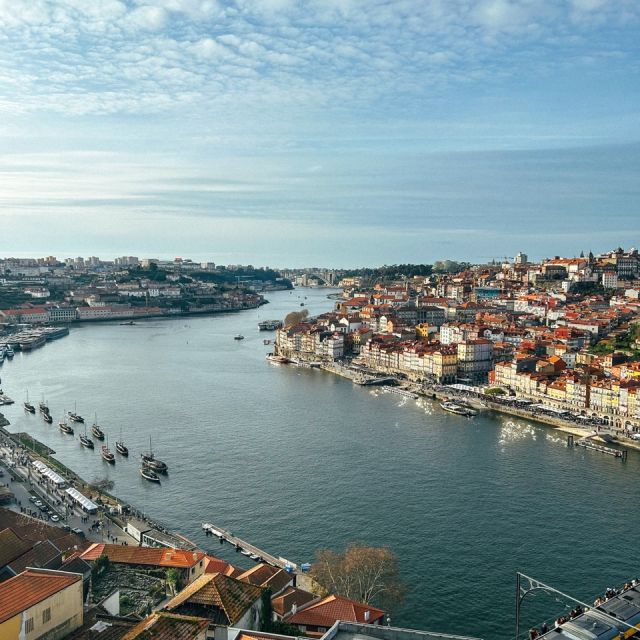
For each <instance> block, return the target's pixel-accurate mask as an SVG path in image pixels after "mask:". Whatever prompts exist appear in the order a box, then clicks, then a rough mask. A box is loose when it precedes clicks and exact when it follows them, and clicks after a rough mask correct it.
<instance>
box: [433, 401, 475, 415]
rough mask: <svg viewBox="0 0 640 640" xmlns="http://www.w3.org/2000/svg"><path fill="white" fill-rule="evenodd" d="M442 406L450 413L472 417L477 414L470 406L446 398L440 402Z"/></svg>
mask: <svg viewBox="0 0 640 640" xmlns="http://www.w3.org/2000/svg"><path fill="white" fill-rule="evenodd" d="M440 407H441V408H442V409H444V410H445V411H448V412H449V413H455V414H456V415H458V416H465V417H467V418H471V417H473V416H475V415H476V412H475V411H474V410H473V409H470V408H469V407H466V406H464V405H461V404H458V403H456V402H452V401H451V400H445V401H444V402H441V403H440Z"/></svg>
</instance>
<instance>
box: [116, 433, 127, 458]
mask: <svg viewBox="0 0 640 640" xmlns="http://www.w3.org/2000/svg"><path fill="white" fill-rule="evenodd" d="M116 451H117V452H118V453H119V454H120V455H121V456H128V455H129V449H128V448H127V447H125V445H124V441H123V440H122V429H120V440H116Z"/></svg>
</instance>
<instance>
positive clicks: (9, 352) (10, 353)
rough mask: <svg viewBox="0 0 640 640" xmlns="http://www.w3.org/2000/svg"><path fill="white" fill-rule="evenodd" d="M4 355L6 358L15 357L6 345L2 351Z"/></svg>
mask: <svg viewBox="0 0 640 640" xmlns="http://www.w3.org/2000/svg"><path fill="white" fill-rule="evenodd" d="M4 355H5V356H6V357H7V358H13V356H14V355H15V352H14V351H13V349H12V348H11V347H10V346H9V345H7V346H6V347H5V349H4Z"/></svg>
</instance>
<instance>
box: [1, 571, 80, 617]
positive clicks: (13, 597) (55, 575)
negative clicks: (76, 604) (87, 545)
mask: <svg viewBox="0 0 640 640" xmlns="http://www.w3.org/2000/svg"><path fill="white" fill-rule="evenodd" d="M80 580H82V576H80V575H77V574H75V573H64V572H63V571H51V570H49V569H27V570H26V571H23V572H22V573H21V574H20V575H18V576H14V577H13V578H9V580H6V581H5V582H3V583H0V623H2V622H5V620H9V619H10V618H13V617H14V616H15V615H17V614H19V613H21V612H22V611H25V610H26V609H28V608H29V607H32V606H33V605H34V604H38V602H42V601H43V600H46V599H47V598H48V597H50V596H52V595H53V594H54V593H58V591H62V590H63V589H66V588H67V587H70V586H71V585H72V584H74V583H75V582H78V581H80ZM80 597H81V598H82V595H81V596H80Z"/></svg>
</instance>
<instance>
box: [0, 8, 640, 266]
mask: <svg viewBox="0 0 640 640" xmlns="http://www.w3.org/2000/svg"><path fill="white" fill-rule="evenodd" d="M639 49H640V3H637V2H636V1H635V0H633V1H631V0H629V1H627V0H617V1H616V0H477V1H472V0H422V1H417V0H416V1H413V0H412V1H409V0H397V1H395V2H384V1H380V0H369V1H368V2H364V1H362V0H322V1H320V0H317V1H316V0H308V1H306V2H299V1H295V0H236V1H234V2H222V1H216V0H153V1H152V0H134V1H128V2H125V1H121V0H57V1H47V0H0V225H1V228H2V233H0V255H25V254H27V255H30V254H31V255H32V254H49V253H53V254H54V255H58V257H67V256H75V255H89V254H94V255H99V256H102V257H105V258H106V257H113V256H115V255H121V254H136V255H154V256H163V257H173V256H176V255H188V256H193V257H195V258H202V259H205V258H206V259H210V260H214V261H216V262H221V263H236V262H245V263H253V264H269V265H276V266H287V265H291V266H301V265H305V264H319V265H328V266H354V265H372V264H380V263H394V262H407V261H413V262H423V261H425V262H430V261H434V260H437V259H441V258H447V257H450V258H457V259H468V260H473V261H476V260H484V259H487V258H489V257H494V256H495V257H498V256H504V255H512V254H513V253H515V252H516V251H518V250H523V251H526V252H527V253H529V254H530V255H533V256H536V257H543V256H545V255H555V254H575V253H578V252H579V251H580V250H581V249H582V248H585V249H587V248H593V249H594V250H604V249H606V248H609V247H612V246H617V245H619V244H622V245H626V246H630V245H634V244H638V242H639V240H640V204H639V203H640V84H639V73H640V65H639V62H640V50H639Z"/></svg>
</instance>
